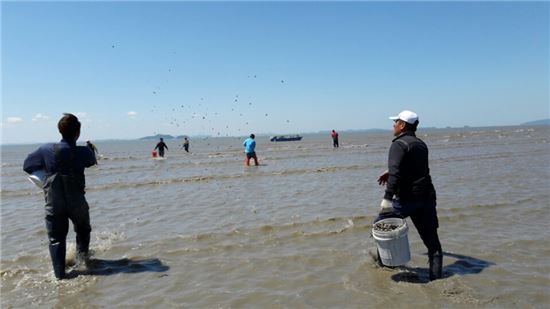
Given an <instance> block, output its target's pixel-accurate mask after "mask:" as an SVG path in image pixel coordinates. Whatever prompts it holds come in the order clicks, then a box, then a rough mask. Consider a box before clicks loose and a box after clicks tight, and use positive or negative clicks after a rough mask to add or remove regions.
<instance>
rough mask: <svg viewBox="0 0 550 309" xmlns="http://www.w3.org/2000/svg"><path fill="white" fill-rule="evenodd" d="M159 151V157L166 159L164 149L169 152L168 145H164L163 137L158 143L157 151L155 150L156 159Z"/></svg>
mask: <svg viewBox="0 0 550 309" xmlns="http://www.w3.org/2000/svg"><path fill="white" fill-rule="evenodd" d="M157 148H158V150H159V156H160V157H161V158H164V148H166V150H168V146H166V144H165V143H164V139H162V137H161V138H160V142H158V144H157V145H156V146H155V149H153V157H155V152H154V151H155V150H157Z"/></svg>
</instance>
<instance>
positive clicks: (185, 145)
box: [183, 137, 189, 152]
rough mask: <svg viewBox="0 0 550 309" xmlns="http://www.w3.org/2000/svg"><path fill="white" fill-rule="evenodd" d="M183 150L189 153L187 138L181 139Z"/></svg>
mask: <svg viewBox="0 0 550 309" xmlns="http://www.w3.org/2000/svg"><path fill="white" fill-rule="evenodd" d="M183 149H185V152H189V140H188V139H187V137H184V138H183Z"/></svg>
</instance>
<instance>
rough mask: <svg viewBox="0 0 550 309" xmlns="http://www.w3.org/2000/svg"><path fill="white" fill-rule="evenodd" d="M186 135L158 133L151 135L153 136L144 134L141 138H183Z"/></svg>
mask: <svg viewBox="0 0 550 309" xmlns="http://www.w3.org/2000/svg"><path fill="white" fill-rule="evenodd" d="M184 137H186V135H178V136H172V135H168V134H157V135H151V136H144V137H142V138H140V139H139V140H151V139H161V138H162V139H178V138H179V139H182V138H184Z"/></svg>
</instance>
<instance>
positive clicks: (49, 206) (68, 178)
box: [44, 149, 92, 279]
mask: <svg viewBox="0 0 550 309" xmlns="http://www.w3.org/2000/svg"><path fill="white" fill-rule="evenodd" d="M58 157H59V155H58V151H57V149H56V158H58ZM72 158H73V156H71V159H72ZM71 161H72V160H71ZM70 163H72V162H70ZM59 166H60V165H58V168H59ZM70 170H71V172H72V169H70ZM44 193H45V199H46V207H45V208H46V229H47V232H48V239H49V241H50V244H49V247H50V256H51V258H52V264H53V270H54V273H55V277H56V278H58V279H63V278H64V277H65V252H66V238H67V233H68V232H69V219H70V220H71V221H72V223H73V227H74V231H75V233H76V249H77V254H78V255H79V256H87V255H88V247H89V244H90V232H91V231H92V228H91V226H90V214H89V211H88V209H89V208H88V203H87V202H86V198H85V197H84V175H82V176H77V175H74V174H73V175H61V174H60V173H59V172H58V173H55V174H53V175H51V176H49V177H48V178H47V180H46V183H45V185H44Z"/></svg>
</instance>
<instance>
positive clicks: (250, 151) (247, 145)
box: [243, 134, 260, 166]
mask: <svg viewBox="0 0 550 309" xmlns="http://www.w3.org/2000/svg"><path fill="white" fill-rule="evenodd" d="M255 137H256V136H254V134H250V137H249V138H247V139H245V140H244V143H243V146H244V152H245V153H246V166H250V159H251V158H253V159H254V164H255V165H256V166H258V165H260V164H259V163H258V158H257V157H256V141H255V140H254V138H255Z"/></svg>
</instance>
